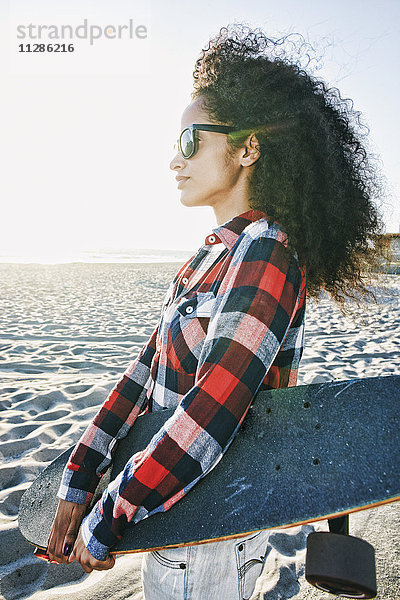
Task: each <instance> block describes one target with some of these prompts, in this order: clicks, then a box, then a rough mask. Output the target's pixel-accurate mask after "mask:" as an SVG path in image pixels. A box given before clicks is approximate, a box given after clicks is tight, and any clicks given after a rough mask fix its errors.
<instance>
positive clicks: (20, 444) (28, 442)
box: [0, 438, 40, 458]
mask: <svg viewBox="0 0 400 600" xmlns="http://www.w3.org/2000/svg"><path fill="white" fill-rule="evenodd" d="M39 444H40V442H39V440H38V439H37V438H29V439H25V440H15V441H12V442H4V443H3V444H0V458H2V457H3V458H9V457H11V456H12V457H13V458H19V457H20V456H21V455H22V454H24V453H27V452H29V450H32V449H33V448H37V447H38V446H39Z"/></svg>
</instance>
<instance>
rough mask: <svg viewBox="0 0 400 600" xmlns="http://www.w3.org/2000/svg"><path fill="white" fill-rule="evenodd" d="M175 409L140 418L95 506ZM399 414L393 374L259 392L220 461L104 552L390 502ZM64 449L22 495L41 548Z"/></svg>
mask: <svg viewBox="0 0 400 600" xmlns="http://www.w3.org/2000/svg"><path fill="white" fill-rule="evenodd" d="M172 413H173V409H168V410H163V411H159V412H155V413H149V414H146V415H143V416H140V417H138V419H137V420H136V422H135V424H134V426H133V427H132V429H131V430H130V432H129V434H128V436H127V437H126V438H125V439H124V440H122V441H121V442H120V443H119V446H118V449H117V451H116V453H115V455H114V458H113V464H112V466H111V467H110V469H109V471H108V472H107V474H106V475H104V477H103V478H102V481H101V483H100V485H99V488H98V490H97V493H96V495H95V498H94V500H93V503H94V502H96V501H97V500H98V498H99V497H100V495H101V493H102V490H103V489H104V488H105V487H106V485H107V483H108V482H109V481H110V480H112V479H114V478H115V477H116V476H117V474H118V473H119V472H120V471H121V470H122V469H123V467H124V465H125V463H126V461H127V460H128V458H129V457H130V456H132V455H133V454H134V453H135V452H137V451H139V450H141V449H143V448H145V447H146V446H147V444H148V442H149V441H150V439H151V438H152V436H153V435H154V434H155V433H156V432H157V431H158V430H159V428H160V427H161V425H162V424H163V423H164V422H165V421H166V420H167V419H168V418H169V417H170V416H171V415H172ZM399 421H400V376H396V375H393V376H387V377H373V378H366V379H352V380H346V381H332V382H326V383H322V384H311V385H302V386H296V387H292V388H281V389H276V390H268V391H263V392H259V393H258V394H257V396H256V397H255V399H254V401H253V403H252V405H251V407H250V409H249V411H248V413H247V415H246V417H245V419H244V421H243V424H242V426H241V428H240V430H239V431H238V434H237V435H236V437H235V439H234V440H233V442H232V444H231V446H230V447H229V448H228V450H227V451H226V453H225V454H224V456H223V457H222V459H221V460H220V461H219V463H218V464H217V465H216V466H215V467H214V468H213V469H212V470H211V471H210V472H209V473H208V474H207V475H206V476H205V477H204V478H203V479H201V480H200V481H199V482H198V483H197V484H196V486H194V488H193V489H192V490H191V491H190V492H189V493H188V494H187V495H186V496H184V497H183V498H182V499H181V500H179V502H177V503H176V504H175V505H174V506H172V507H171V508H170V510H168V511H167V512H164V513H157V514H154V515H152V516H151V517H149V518H148V519H144V520H142V521H140V522H139V523H137V524H136V525H132V526H128V528H127V530H126V531H125V533H124V536H123V539H122V540H121V541H120V542H118V543H117V544H116V545H115V546H114V547H113V548H112V550H111V552H112V553H113V554H124V553H134V552H141V551H149V550H157V549H161V548H166V547H179V546H186V545H192V544H198V543H206V542H209V541H216V540H223V539H228V538H232V537H239V536H240V535H245V534H249V533H251V532H254V531H257V530H260V529H275V528H281V527H290V526H295V525H300V524H305V523H310V522H315V521H318V520H322V519H327V518H328V519H333V518H334V517H336V518H337V517H341V516H344V515H347V514H349V513H352V512H356V511H360V510H364V509H367V508H371V507H375V506H380V505H383V504H386V503H390V502H395V501H397V500H399V499H400V423H399ZM71 451H72V448H71V449H70V450H68V451H66V452H64V453H63V454H62V455H61V456H59V457H58V458H57V459H56V460H55V461H53V462H52V463H51V464H50V465H49V466H48V467H47V468H46V469H44V470H43V471H42V473H41V474H40V475H39V477H38V478H37V479H36V480H35V481H34V482H33V483H32V485H31V487H30V488H29V489H28V490H27V491H26V492H25V493H24V495H23V497H22V499H21V504H20V509H19V527H20V530H21V532H22V534H23V535H24V537H25V538H26V539H27V540H28V541H29V542H30V543H32V544H34V545H36V546H38V547H39V548H43V549H45V548H46V544H47V538H48V535H49V531H50V527H51V524H52V520H53V518H54V515H55V511H56V507H57V498H56V493H57V490H58V486H59V482H60V479H61V475H62V471H63V468H64V466H65V464H66V462H67V460H68V458H69V456H70V454H71ZM311 535H312V534H311ZM322 589H323V588H322ZM352 597H372V596H352Z"/></svg>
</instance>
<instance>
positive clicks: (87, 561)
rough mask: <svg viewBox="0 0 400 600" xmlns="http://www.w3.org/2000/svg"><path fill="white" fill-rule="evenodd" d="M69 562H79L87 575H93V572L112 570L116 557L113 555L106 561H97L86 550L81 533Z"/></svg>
mask: <svg viewBox="0 0 400 600" xmlns="http://www.w3.org/2000/svg"><path fill="white" fill-rule="evenodd" d="M69 560H70V562H72V561H73V560H77V561H78V563H79V564H80V565H81V567H82V569H83V570H84V571H86V573H91V572H92V571H107V569H112V568H113V566H114V565H115V557H114V556H112V555H111V554H109V555H108V556H107V558H106V560H96V559H95V558H94V557H93V556H92V555H91V554H90V552H89V550H88V549H87V548H86V546H85V544H84V542H83V539H82V534H81V532H79V533H78V537H77V538H76V542H75V546H74V549H73V551H72V554H71V556H70V559H69Z"/></svg>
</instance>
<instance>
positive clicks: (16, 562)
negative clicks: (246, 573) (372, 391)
mask: <svg viewBox="0 0 400 600" xmlns="http://www.w3.org/2000/svg"><path fill="white" fill-rule="evenodd" d="M178 267H179V265H178V264H78V263H77V264H69V265H18V264H14V265H5V264H3V265H0V279H1V294H0V321H1V327H0V361H1V363H0V410H1V423H0V490H1V491H0V541H1V543H0V577H1V581H0V599H4V600H13V599H16V598H29V599H32V600H33V599H34V600H52V599H58V598H60V599H61V598H62V599H68V600H69V599H70V600H100V599H103V598H107V599H112V600H123V599H125V598H131V599H134V600H140V599H142V592H141V581H140V563H141V555H133V556H126V557H120V558H118V559H117V563H116V566H115V567H114V569H112V570H111V571H106V572H94V573H92V574H90V575H86V574H85V573H83V571H82V570H81V568H80V566H79V565H77V564H76V563H74V564H72V565H70V566H59V565H48V564H46V563H43V562H42V561H40V560H38V559H35V558H34V557H33V555H32V547H31V546H30V545H29V544H28V543H27V542H26V541H25V540H24V539H23V538H22V536H21V534H20V533H19V530H18V526H17V512H18V504H19V500H20V498H21V495H22V494H23V492H24V490H25V489H26V488H27V487H28V486H29V484H30V482H31V481H32V480H33V479H34V478H35V477H36V476H37V474H38V473H39V472H40V471H41V470H42V469H43V468H44V467H45V466H46V465H47V464H48V463H49V462H50V461H51V460H53V459H54V458H55V457H56V456H57V455H58V454H60V453H61V452H62V451H63V450H65V449H67V448H68V447H70V446H71V445H73V444H74V443H75V442H76V441H77V439H78V438H79V436H80V434H81V433H82V431H83V430H84V428H85V427H86V425H87V424H88V423H89V421H90V420H91V419H92V417H93V416H94V414H95V413H96V411H97V409H98V407H99V405H100V404H101V403H102V402H103V401H104V399H105V398H106V396H107V394H108V392H109V391H110V390H111V388H112V387H113V386H114V385H115V383H116V382H117V381H118V380H119V378H120V377H121V375H122V373H123V371H124V370H125V368H126V367H127V366H128V364H129V363H130V362H131V361H132V360H133V359H134V358H135V357H136V355H137V353H138V351H139V350H140V348H141V347H142V345H143V344H144V343H145V342H146V341H147V339H148V337H149V335H150V333H151V332H152V330H153V327H154V326H155V324H156V322H157V320H158V315H159V311H160V307H161V302H162V299H163V297H164V294H165V291H166V289H167V286H168V284H169V281H170V280H171V278H172V277H173V275H174V274H175V272H176V270H177V268H178ZM399 292H400V278H399V277H398V276H388V277H383V276H382V277H381V279H380V281H379V283H378V284H377V286H376V293H377V296H378V299H379V303H378V304H376V305H375V304H371V305H370V306H369V307H368V310H367V311H366V313H365V315H364V316H363V317H362V318H359V319H358V321H357V322H354V321H353V320H352V319H351V318H349V317H343V316H342V315H341V314H340V312H339V311H338V309H337V308H336V307H335V306H334V305H333V304H332V302H330V301H329V300H328V299H323V300H321V301H320V302H319V303H318V304H316V303H314V302H310V303H309V306H308V313H307V325H306V341H305V352H304V357H303V360H302V364H301V369H300V374H299V381H298V383H299V384H304V383H312V382H314V383H317V382H322V381H330V380H339V379H349V378H354V377H373V376H378V375H390V374H395V373H396V374H399V373H400V360H399V348H400V318H399V315H400V311H399V308H400V293H399ZM371 425H373V423H372V424H371ZM371 443H373V429H372V427H371ZM313 528H314V527H313V526H311V525H310V526H308V529H306V531H309V530H312V529H313ZM315 528H316V529H321V530H326V528H327V525H326V522H321V523H318V524H315ZM350 530H351V531H350V532H351V533H352V534H353V535H359V536H361V537H363V538H364V539H366V540H367V541H369V542H370V543H372V544H373V545H374V546H375V550H376V562H377V574H378V586H379V595H378V597H379V598H381V599H388V600H396V599H399V598H400V572H399V564H400V542H399V531H400V508H399V505H398V504H393V505H389V506H385V507H381V508H378V509H373V510H369V511H365V512H362V513H359V514H357V515H352V516H351V518H350ZM285 533H289V534H290V536H291V537H290V538H288V537H287V536H285V535H282V534H281V533H280V532H276V533H274V534H273V537H272V539H271V544H272V550H271V552H270V554H269V556H268V559H267V562H266V565H265V568H264V571H263V573H262V575H261V577H260V578H259V580H258V582H257V587H256V590H255V593H254V594H253V596H252V600H255V599H256V598H257V599H259V600H262V599H263V600H283V599H286V598H293V599H295V600H300V599H302V600H305V599H310V600H311V599H312V600H316V599H319V600H323V598H329V597H332V596H328V595H327V594H324V593H321V592H318V591H317V590H315V589H313V588H311V587H310V586H309V585H308V584H307V583H306V582H305V579H304V556H305V533H304V530H301V529H300V528H292V529H290V530H288V531H286V532H285ZM288 540H289V542H290V543H288Z"/></svg>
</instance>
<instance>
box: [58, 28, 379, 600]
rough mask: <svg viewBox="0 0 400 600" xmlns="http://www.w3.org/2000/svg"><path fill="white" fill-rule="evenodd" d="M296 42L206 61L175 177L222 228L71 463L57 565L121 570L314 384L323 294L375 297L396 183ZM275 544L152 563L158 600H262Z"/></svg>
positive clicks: (249, 36) (211, 51)
mask: <svg viewBox="0 0 400 600" xmlns="http://www.w3.org/2000/svg"><path fill="white" fill-rule="evenodd" d="M281 44H282V41H281V40H276V41H274V40H270V39H268V38H267V37H266V36H265V35H264V34H263V33H262V32H261V31H258V30H256V31H251V30H249V29H248V28H246V27H242V26H240V25H235V26H231V27H229V28H223V29H221V31H220V32H219V34H218V35H217V36H216V38H215V39H213V40H210V43H209V45H208V47H207V48H206V49H204V50H203V51H202V55H201V57H200V59H199V60H198V61H197V63H196V67H195V71H194V73H193V75H194V80H195V81H194V91H193V94H192V102H191V103H190V104H189V105H188V107H187V108H186V109H185V111H184V113H183V115H182V124H181V129H182V131H181V135H180V138H179V140H178V152H177V154H176V155H175V157H174V158H173V160H172V161H171V164H170V167H171V169H172V170H174V171H175V172H176V175H177V177H176V178H177V180H178V181H179V183H178V188H179V189H180V190H181V202H182V203H183V204H184V205H185V206H190V207H192V206H204V205H206V206H211V207H212V208H213V210H214V213H215V216H216V221H217V227H216V228H215V229H214V230H213V232H211V233H210V235H208V236H207V237H206V239H205V243H204V245H203V246H202V247H201V248H200V249H199V251H198V252H197V254H196V255H194V257H192V258H191V259H190V260H189V261H188V262H187V263H186V264H185V265H184V266H183V267H182V268H181V269H180V271H179V272H178V273H177V275H176V277H175V278H174V281H173V282H172V283H171V286H170V289H169V290H168V292H167V295H166V298H165V301H164V304H163V307H162V312H161V317H160V320H159V323H158V325H157V327H156V329H155V330H154V332H153V334H152V336H151V338H150V340H149V342H148V343H147V344H146V346H145V347H144V348H143V350H142V351H141V353H140V355H139V356H138V358H137V359H136V360H135V361H134V362H133V364H132V365H131V366H130V367H129V368H128V369H127V371H126V372H125V374H124V376H123V378H122V379H121V381H120V382H119V383H118V385H117V386H116V388H115V389H114V390H113V391H112V392H111V394H110V396H109V398H108V399H107V400H106V402H105V404H104V405H103V407H102V408H101V409H100V411H99V413H98V414H97V415H96V417H95V418H94V420H93V422H92V423H91V424H90V426H89V427H88V429H87V430H86V432H85V433H84V434H83V436H82V438H81V440H80V441H79V442H78V444H77V446H76V448H75V450H74V452H73V454H72V456H71V458H70V461H69V464H68V465H67V469H66V470H65V473H64V477H63V482H62V484H61V486H60V490H59V494H58V495H59V498H60V500H59V506H58V511H57V515H56V518H55V521H54V523H53V528H52V531H51V534H50V538H49V544H48V552H49V555H50V558H52V559H53V560H56V561H57V562H68V561H69V562H71V561H72V560H78V561H79V562H80V564H81V565H82V567H83V569H84V570H85V571H86V572H90V571H92V570H93V569H96V570H102V569H109V568H111V567H112V566H113V565H114V558H112V557H111V556H110V555H109V554H108V553H109V549H110V548H111V547H112V546H113V544H115V543H116V541H117V540H118V539H120V538H121V536H122V535H123V532H124V528H125V527H126V525H127V523H129V522H133V523H136V522H138V521H140V520H141V519H143V518H144V517H150V518H151V515H152V514H154V513H155V512H158V511H160V510H167V509H169V508H170V506H172V505H173V504H174V503H175V502H177V501H178V500H179V499H180V498H181V497H182V496H183V495H184V494H186V493H187V492H188V491H189V490H190V489H191V487H193V485H195V483H196V482H197V481H198V480H199V479H200V478H201V477H203V476H204V475H205V474H206V473H207V472H208V471H209V470H210V469H211V468H213V466H215V464H216V463H217V462H218V460H219V459H220V458H221V456H222V455H223V454H224V452H225V451H226V449H227V448H228V447H229V444H230V443H231V441H232V439H233V438H234V436H235V434H236V433H237V431H238V428H239V426H240V424H241V422H242V420H243V419H244V417H245V415H246V412H247V410H248V408H249V406H250V404H251V402H252V400H253V398H254V396H255V394H256V393H257V391H258V390H260V389H271V388H278V387H286V386H293V385H296V380H297V370H298V366H299V362H300V358H301V354H302V349H303V332H304V314H305V301H306V288H307V294H308V295H309V296H317V295H318V293H319V291H320V290H321V289H324V290H326V291H328V292H329V293H330V295H331V296H332V298H333V299H334V300H336V301H337V302H339V303H340V304H341V306H343V305H344V302H345V299H346V297H349V296H350V297H360V294H361V295H366V294H368V291H367V289H366V287H365V284H364V279H363V274H362V270H361V269H363V268H364V267H365V265H367V264H368V263H372V262H373V260H374V256H376V251H375V254H374V248H373V244H372V243H371V240H373V239H376V234H377V233H379V231H380V220H379V217H378V213H377V209H376V208H375V205H374V198H375V196H376V193H377V191H378V186H377V185H376V177H375V175H374V170H373V169H372V168H371V166H370V164H369V162H368V157H367V154H366V152H365V150H364V147H363V145H362V143H361V141H360V135H359V134H357V127H356V125H357V122H356V116H357V114H356V113H353V112H352V110H351V109H350V108H349V107H348V105H347V104H346V102H344V101H343V100H341V98H340V96H339V95H338V93H336V92H335V91H331V90H327V89H326V87H325V86H324V84H323V83H321V82H319V81H316V80H314V79H313V78H312V77H310V76H309V75H308V74H307V73H306V72H305V71H303V70H302V69H300V68H299V67H298V66H296V64H294V63H292V62H290V61H289V60H288V59H285V58H284V57H280V56H279V54H278V53H277V51H278V50H279V48H280V47H281ZM165 407H176V410H175V412H174V414H173V416H172V417H171V418H170V419H169V420H168V421H167V423H166V424H165V426H164V427H163V428H162V429H161V430H160V431H159V432H158V434H157V435H156V436H154V438H153V439H152V440H151V442H150V444H149V446H148V447H147V448H145V449H144V450H143V451H142V452H139V453H138V454H136V455H134V456H133V457H132V458H131V459H130V461H129V462H128V463H127V465H126V467H125V469H124V471H123V472H122V473H121V475H120V476H119V477H118V478H117V479H116V480H115V481H114V482H112V483H111V484H110V485H109V486H108V488H107V489H106V491H105V493H104V495H103V498H102V499H101V500H100V502H99V503H98V504H97V505H96V507H95V508H94V509H93V510H92V511H91V513H90V514H89V515H88V516H87V517H85V519H84V520H83V522H82V527H81V528H80V529H79V527H80V524H81V521H82V518H83V516H84V512H85V506H86V505H88V504H89V503H90V500H91V498H92V495H93V491H94V488H95V486H96V484H97V482H98V478H99V476H100V475H101V473H103V472H104V471H105V469H106V468H107V466H108V465H109V463H110V460H111V453H112V450H113V448H114V446H115V443H116V441H117V440H118V439H121V438H122V437H124V436H125V435H126V434H127V432H128V429H129V428H130V427H131V426H132V425H133V424H134V421H135V419H136V417H137V416H138V415H139V414H140V413H141V412H143V411H149V410H153V411H156V410H161V409H163V408H165ZM78 530H79V531H78ZM269 535H270V533H269V532H267V531H262V532H258V533H256V534H255V535H254V534H253V535H251V536H249V537H248V538H244V539H243V538H242V539H237V540H235V539H234V540H228V541H224V542H216V543H211V544H206V545H202V546H197V547H187V548H180V549H172V550H166V551H164V552H163V553H157V552H155V553H154V552H153V553H147V554H146V555H145V557H144V561H143V585H144V594H145V598H146V600H153V599H159V598H164V597H165V598H169V599H172V598H192V599H200V598H205V597H207V598H208V599H211V598H218V599H220V598H240V599H242V598H249V597H250V595H251V594H252V592H253V589H254V585H255V581H256V578H257V577H258V575H259V574H260V572H261V569H262V566H263V562H264V559H265V556H266V554H267V547H268V537H269ZM71 551H72V552H71Z"/></svg>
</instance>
